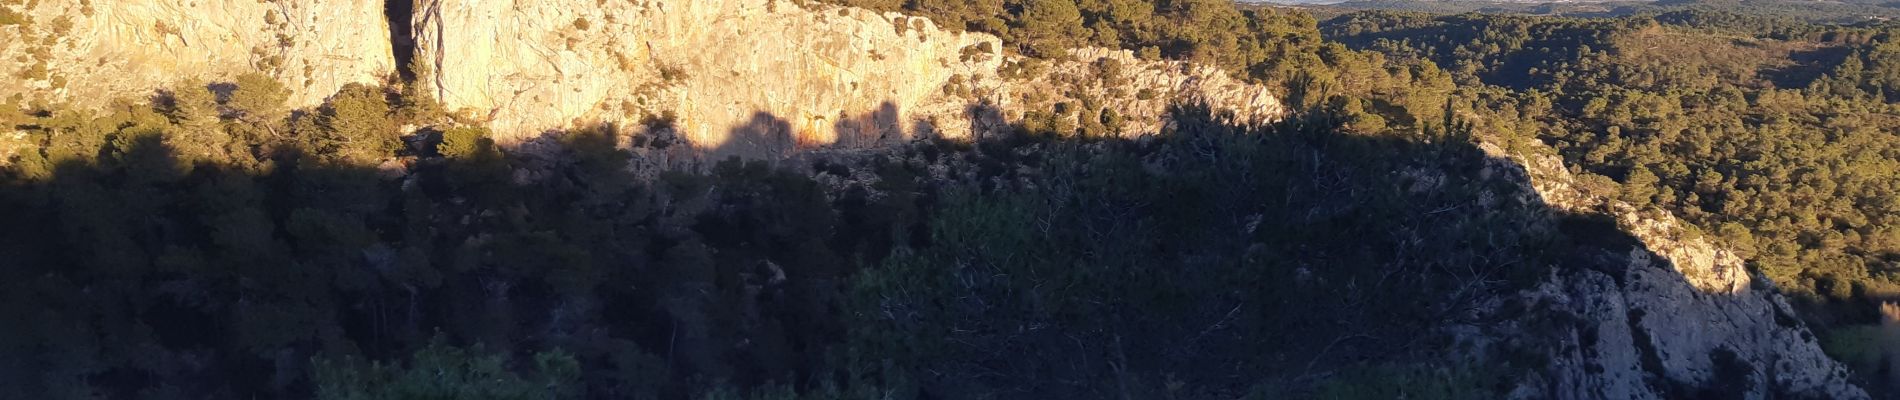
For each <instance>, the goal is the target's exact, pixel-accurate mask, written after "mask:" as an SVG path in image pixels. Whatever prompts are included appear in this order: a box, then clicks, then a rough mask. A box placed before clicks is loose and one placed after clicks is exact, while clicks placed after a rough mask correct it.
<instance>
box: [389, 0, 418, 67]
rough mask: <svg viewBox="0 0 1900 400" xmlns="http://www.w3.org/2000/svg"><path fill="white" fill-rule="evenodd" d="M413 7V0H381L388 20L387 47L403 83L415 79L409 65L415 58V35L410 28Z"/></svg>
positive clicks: (414, 6)
mask: <svg viewBox="0 0 1900 400" xmlns="http://www.w3.org/2000/svg"><path fill="white" fill-rule="evenodd" d="M415 9H416V3H415V0H383V18H384V19H387V20H388V21H389V48H390V49H391V50H392V52H394V53H395V54H393V55H394V56H395V58H396V74H397V76H399V77H401V78H402V81H403V82H405V83H407V82H414V81H415V80H416V71H415V70H414V69H413V68H411V65H410V62H412V61H414V60H415V59H416V36H415V32H414V31H413V30H411V29H410V27H411V23H410V18H411V17H412V16H414V15H415Z"/></svg>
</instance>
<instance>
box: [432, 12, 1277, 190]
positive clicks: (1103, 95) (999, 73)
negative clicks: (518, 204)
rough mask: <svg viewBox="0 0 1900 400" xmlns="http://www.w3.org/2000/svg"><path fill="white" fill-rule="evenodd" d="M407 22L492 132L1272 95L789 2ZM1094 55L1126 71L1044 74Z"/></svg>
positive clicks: (1129, 120)
mask: <svg viewBox="0 0 1900 400" xmlns="http://www.w3.org/2000/svg"><path fill="white" fill-rule="evenodd" d="M807 7H809V8H807ZM413 21H414V22H413V26H414V28H413V29H414V34H415V37H416V42H417V44H418V54H419V57H422V58H423V59H424V60H425V61H426V62H427V64H429V67H430V68H429V69H431V70H432V71H427V72H429V73H427V74H425V78H424V84H426V85H431V86H433V88H434V89H435V92H436V93H437V95H438V96H439V97H440V99H441V100H442V101H443V103H444V104H445V105H447V106H448V108H449V109H451V110H462V111H464V112H466V113H468V114H470V115H471V116H473V117H475V118H477V119H482V120H486V121H488V122H489V124H490V125H491V126H492V127H494V128H495V129H496V131H497V132H500V133H501V135H502V136H503V137H502V141H503V142H518V141H521V140H524V139H529V138H533V137H534V136H535V135H537V134H538V133H540V132H541V131H543V130H551V129H561V128H572V127H580V126H586V125H594V124H614V125H619V126H623V127H636V128H637V127H640V126H641V125H640V124H639V123H640V122H641V121H656V120H665V121H669V122H670V128H669V129H671V130H674V131H677V132H676V133H678V134H679V135H680V136H682V137H683V139H685V140H686V141H687V142H689V143H691V144H692V145H694V146H695V147H698V148H703V149H716V150H718V151H720V152H726V153H731V154H747V155H753V156H768V157H769V156H775V155H781V154H782V153H786V152H789V151H792V150H793V149H798V148H811V147H817V146H826V145H840V146H845V147H855V146H862V145H866V144H872V143H878V142H880V141H891V140H898V139H903V138H909V137H918V136H927V135H941V136H948V137H963V136H970V135H982V134H985V133H986V132H989V131H992V130H995V129H996V128H997V127H998V126H997V125H998V123H999V122H1000V120H1001V119H1002V118H1005V117H1021V116H1023V115H1024V113H1025V110H1030V109H1040V108H1044V107H1049V108H1055V107H1060V108H1063V109H1064V110H1065V111H1064V113H1063V115H1061V117H1062V118H1067V119H1069V120H1070V121H1077V120H1079V119H1080V118H1087V117H1095V118H1100V115H1099V113H1100V110H1101V109H1103V108H1109V107H1110V106H1113V108H1116V109H1121V110H1143V111H1136V112H1132V113H1131V114H1129V115H1126V116H1123V117H1121V118H1116V119H1119V120H1125V121H1126V124H1124V126H1123V127H1122V129H1120V131H1121V132H1123V133H1124V134H1131V135H1132V134H1139V133H1149V132H1153V131H1155V130H1157V129H1158V127H1159V126H1160V122H1159V118H1160V114H1161V113H1160V111H1161V110H1162V109H1163V108H1164V107H1163V106H1165V104H1166V102H1167V101H1169V100H1175V99H1180V98H1187V97H1193V98H1199V99H1203V100H1208V101H1210V102H1213V103H1215V104H1216V105H1217V106H1220V107H1221V108H1229V109H1234V110H1235V111H1236V112H1237V113H1239V114H1242V115H1247V116H1254V117H1259V118H1266V117H1270V116H1273V115H1278V113H1279V112H1280V108H1279V104H1278V102H1277V101H1276V99H1275V98H1274V97H1273V96H1271V95H1270V94H1269V93H1268V92H1266V91H1265V90H1264V89H1260V88H1258V87H1250V86H1246V85H1240V84H1239V83H1238V82H1236V81H1234V80H1231V79H1229V78H1228V77H1227V76H1226V74H1225V73H1222V72H1220V71H1218V70H1214V69H1207V68H1194V67H1190V66H1187V65H1185V64H1180V63H1160V62H1138V61H1136V60H1135V59H1134V58H1133V57H1132V56H1130V55H1128V54H1126V53H1125V52H1108V51H1099V50H1089V51H1081V52H1078V53H1077V54H1076V57H1075V58H1074V59H1072V60H1068V61H1061V62H1057V63H1056V64H1054V65H1046V64H1036V65H1027V64H1025V63H1022V62H1020V61H1022V60H1016V59H1012V58H1011V57H1007V56H1004V55H1002V54H1000V50H1001V49H1002V46H1001V44H1000V42H999V40H998V39H997V38H996V37H994V36H990V35H985V34H978V33H957V32H949V31H945V30H942V29H939V28H938V27H937V26H936V24H935V23H933V22H931V21H930V20H928V19H924V18H914V17H907V16H904V15H901V14H896V13H875V12H870V11H865V10H861V9H853V8H845V7H833V6H822V5H799V4H795V3H794V2H790V1H776V0H692V1H686V0H644V1H629V2H595V1H583V0H565V1H545V2H525V3H524V2H507V1H492V0H486V1H485V0H422V1H420V2H419V3H418V4H417V6H416V8H415V17H414V19H413ZM1104 59H1113V60H1116V62H1115V63H1116V64H1120V65H1118V66H1116V68H1117V69H1118V70H1120V71H1125V73H1123V74H1120V75H1118V76H1117V78H1118V79H1117V81H1116V82H1112V83H1113V85H1112V86H1111V85H1103V84H1102V83H1109V82H1094V81H1089V82H1084V81H1083V80H1082V79H1080V78H1077V79H1066V78H1065V80H1056V79H1052V78H1056V77H1083V76H1087V75H1089V74H1085V72H1089V71H1090V68H1100V67H1101V65H1102V64H1103V62H1102V61H1101V60H1104ZM1076 85H1082V86H1081V87H1082V90H1070V89H1074V88H1075V86H1076ZM1084 93H1087V94H1084ZM1138 96H1139V97H1140V98H1139V99H1137V97H1138ZM1074 97H1089V98H1088V99H1075V98H1074ZM1084 100H1086V101H1084ZM1058 103H1068V104H1064V105H1061V106H1057V105H1056V104H1058ZM973 121H974V123H973ZM636 130H637V129H636Z"/></svg>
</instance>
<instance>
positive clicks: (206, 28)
mask: <svg viewBox="0 0 1900 400" xmlns="http://www.w3.org/2000/svg"><path fill="white" fill-rule="evenodd" d="M9 3H20V2H9ZM25 3H26V5H0V8H7V9H8V10H10V12H11V13H17V15H19V16H20V17H21V18H20V19H19V20H18V21H16V22H17V23H12V24H6V25H0V72H5V73H6V74H7V79H0V99H8V98H12V99H18V100H21V101H22V102H28V101H33V100H43V101H48V102H63V101H72V102H74V103H76V104H78V105H81V106H86V105H99V106H103V104H90V103H87V101H97V100H100V99H112V98H119V97H124V96H127V95H137V94H141V93H146V94H149V93H151V92H152V91H153V90H154V89H160V88H165V87H168V86H170V85H172V84H174V83H176V82H180V81H186V80H193V79H196V80H205V81H216V80H220V79H225V78H229V77H231V76H235V75H237V74H241V73H245V72H251V71H262V72H266V73H269V74H271V75H273V76H275V77H277V78H278V80H279V81H282V82H284V83H285V84H286V85H288V86H289V87H290V89H291V90H292V97H291V100H290V101H291V102H292V103H293V104H292V105H293V106H309V105H314V104H317V103H320V102H321V101H322V100H323V99H324V98H325V97H328V96H329V95H330V94H332V93H335V92H336V90H337V88H340V87H342V86H343V85H344V84H347V83H352V82H377V81H380V80H381V79H382V77H383V76H386V75H389V74H391V73H393V72H394V71H395V64H394V61H393V56H392V54H391V46H390V37H389V29H388V25H387V23H386V22H385V18H384V14H383V10H384V9H383V2H382V1H372V0H322V1H319V0H277V1H268V2H267V1H259V0H112V1H100V0H92V1H34V2H25Z"/></svg>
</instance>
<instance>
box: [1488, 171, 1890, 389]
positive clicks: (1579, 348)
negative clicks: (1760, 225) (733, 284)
mask: <svg viewBox="0 0 1900 400" xmlns="http://www.w3.org/2000/svg"><path fill="white" fill-rule="evenodd" d="M1533 146H1534V145H1533ZM1483 148H1484V149H1485V150H1486V152H1487V153H1490V154H1491V155H1492V156H1493V157H1494V160H1496V163H1495V164H1497V165H1496V166H1497V167H1501V168H1502V169H1504V170H1508V171H1513V173H1514V174H1517V175H1518V180H1519V181H1521V182H1524V183H1525V184H1526V185H1528V186H1529V189H1532V190H1531V191H1530V192H1533V193H1535V194H1536V195H1538V196H1540V197H1541V201H1542V202H1544V203H1545V204H1548V205H1549V206H1550V207H1551V208H1552V209H1554V210H1555V211H1559V212H1567V213H1574V214H1580V215H1606V216H1609V217H1610V218H1611V219H1613V222H1614V224H1615V225H1616V227H1617V228H1619V229H1618V230H1620V231H1622V232H1624V233H1627V234H1628V235H1629V236H1630V238H1631V239H1634V241H1635V243H1631V246H1630V248H1629V249H1627V250H1626V252H1625V253H1620V254H1619V253H1614V251H1615V250H1616V249H1611V252H1606V253H1605V254H1599V255H1597V256H1596V257H1593V258H1590V259H1586V260H1580V261H1578V263H1580V264H1584V266H1586V267H1588V268H1559V269H1555V270H1554V271H1555V272H1553V274H1552V276H1551V277H1550V278H1549V279H1547V280H1546V281H1544V282H1543V283H1542V284H1541V285H1540V286H1538V287H1537V288H1535V289H1533V290H1529V291H1526V292H1525V293H1523V297H1522V298H1521V299H1520V301H1523V302H1524V303H1526V304H1531V306H1530V307H1531V309H1534V310H1538V311H1535V312H1532V313H1531V314H1530V315H1529V316H1527V317H1523V319H1524V320H1542V321H1545V322H1549V321H1560V322H1557V323H1554V324H1551V323H1544V324H1537V323H1528V322H1522V321H1520V322H1521V324H1518V325H1512V326H1510V327H1508V328H1504V329H1501V330H1498V331H1492V332H1488V333H1487V335H1489V336H1492V337H1500V338H1514V339H1510V340H1521V341H1523V342H1520V343H1519V344H1527V346H1526V347H1531V348H1539V349H1543V351H1547V353H1546V354H1544V356H1545V357H1547V358H1548V359H1549V360H1550V361H1551V363H1550V367H1549V368H1546V370H1545V373H1543V374H1540V375H1537V376H1533V377H1532V378H1530V379H1528V380H1527V381H1526V382H1524V384H1523V385H1522V386H1520V387H1519V388H1518V391H1517V392H1516V393H1514V394H1515V395H1516V396H1515V397H1517V398H1566V399H1570V398H1575V399H1606V398H1615V399H1667V398H1682V397H1685V396H1708V395H1711V393H1714V394H1713V395H1714V396H1718V397H1722V398H1729V397H1734V398H1747V399H1764V398H1777V397H1782V396H1778V395H1793V396H1800V397H1810V398H1830V399H1858V398H1867V397H1868V395H1867V393H1866V392H1865V391H1863V390H1862V389H1861V388H1859V387H1856V386H1854V385H1853V384H1852V383H1850V382H1849V381H1848V373H1847V370H1846V368H1845V367H1844V366H1843V365H1841V364H1840V363H1839V362H1837V361H1835V360H1833V359H1832V358H1830V357H1828V356H1827V355H1826V354H1824V353H1822V351H1821V346H1820V345H1819V343H1817V341H1816V339H1815V337H1814V335H1813V334H1812V333H1811V332H1809V331H1808V329H1807V328H1806V327H1805V326H1804V325H1803V324H1802V323H1801V321H1800V320H1799V319H1797V318H1796V317H1795V316H1794V310H1793V309H1792V308H1791V307H1790V306H1789V305H1788V303H1787V301H1786V300H1784V299H1783V298H1782V297H1781V295H1780V294H1778V293H1776V292H1775V291H1774V289H1773V285H1772V284H1770V283H1769V282H1767V281H1766V280H1765V278H1757V277H1752V276H1751V275H1750V274H1749V273H1748V272H1747V269H1746V267H1745V266H1744V265H1743V263H1742V260H1741V258H1740V257H1738V256H1736V255H1735V254H1734V253H1733V252H1731V251H1728V250H1726V249H1724V248H1723V247H1721V246H1720V245H1719V244H1718V243H1715V242H1714V241H1713V240H1711V239H1709V238H1704V237H1699V236H1696V235H1694V234H1692V233H1691V232H1690V230H1688V229H1686V227H1687V226H1688V225H1686V224H1685V223H1684V222H1682V221H1680V220H1677V219H1676V218H1674V217H1673V216H1670V215H1669V214H1668V213H1666V212H1661V211H1655V210H1639V209H1638V208H1636V207H1634V206H1631V205H1629V204H1626V203H1623V202H1620V201H1616V200H1614V199H1612V198H1610V197H1608V196H1605V195H1603V194H1598V193H1591V192H1590V191H1589V190H1587V189H1585V188H1583V187H1581V186H1580V185H1578V184H1577V183H1576V181H1575V180H1574V179H1572V177H1571V176H1570V174H1569V172H1568V171H1567V170H1566V169H1565V168H1564V167H1563V162H1562V160H1561V159H1559V158H1557V157H1556V156H1552V155H1544V154H1540V155H1525V154H1507V153H1506V152H1504V151H1503V150H1501V149H1500V148H1499V147H1497V146H1492V145H1489V144H1487V145H1485V146H1483ZM1533 325H1542V326H1552V325H1555V328H1554V329H1551V330H1545V331H1532V330H1530V329H1529V328H1526V326H1533ZM1540 341H1541V343H1536V342H1540Z"/></svg>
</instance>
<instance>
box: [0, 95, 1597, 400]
mask: <svg viewBox="0 0 1900 400" xmlns="http://www.w3.org/2000/svg"><path fill="white" fill-rule="evenodd" d="M211 86H212V87H218V88H223V89H229V90H232V91H231V92H229V93H228V95H216V94H215V93H214V92H212V91H208V90H206V89H205V86H182V87H179V88H178V89H176V90H174V91H169V92H167V93H165V95H164V96H162V98H161V99H160V100H159V101H157V102H156V105H151V106H147V105H136V104H132V103H129V102H128V103H120V104H118V105H115V106H112V107H110V108H109V110H108V111H105V112H100V113H89V112H81V111H73V110H41V111H39V112H37V113H35V114H34V115H27V116H15V117H16V118H20V119H18V120H14V121H12V123H14V124H16V125H15V126H18V127H20V128H23V129H26V130H27V131H28V132H30V133H31V137H32V140H34V141H36V145H37V147H38V148H37V149H31V148H30V149H27V150H25V151H24V152H23V153H21V154H18V155H16V156H15V157H13V158H12V161H11V162H10V164H8V165H7V166H6V167H5V168H4V170H3V171H5V175H4V176H5V181H4V190H0V220H4V221H6V222H7V224H6V229H4V230H0V235H4V236H0V260H4V261H3V262H4V264H3V265H0V296H4V298H0V305H4V306H0V320H5V321H8V323H9V324H10V326H9V328H8V329H6V330H4V335H0V377H4V378H5V379H7V381H5V382H0V388H3V390H5V392H4V393H0V396H3V397H7V398H93V397H101V396H103V397H107V398H142V399H167V398H180V399H183V398H192V399H199V398H272V397H311V396H314V397H315V398H322V399H399V398H400V399H408V398H496V399H544V398H680V397H695V398H699V397H705V398H793V397H811V398H840V397H848V398H946V397H947V398H969V397H990V396H1000V397H1015V398H1028V397H1036V398H1040V397H1094V398H1109V397H1139V398H1159V397H1187V398H1232V397H1242V396H1248V395H1255V396H1265V397H1269V398H1271V397H1283V396H1290V395H1299V396H1306V395H1321V396H1329V397H1341V398H1388V397H1390V396H1393V395H1395V394H1397V393H1399V391H1401V390H1402V391H1405V392H1407V393H1413V395H1414V396H1419V395H1425V396H1438V397H1451V398H1468V397H1473V396H1482V395H1483V394H1485V393H1493V392H1494V391H1496V390H1501V389H1504V387H1503V386H1502V385H1503V383H1504V382H1506V380H1507V379H1508V378H1509V377H1510V376H1511V374H1512V372H1511V371H1523V370H1526V369H1527V368H1532V367H1535V365H1534V364H1533V363H1535V362H1536V361H1535V360H1534V359H1521V360H1519V359H1514V358H1511V357H1509V354H1500V355H1499V356H1498V357H1489V358H1487V359H1491V360H1503V361H1494V362H1492V363H1491V364H1473V363H1468V362H1464V361H1462V360H1459V359H1456V358H1454V357H1452V356H1451V355H1448V354H1445V353H1443V352H1442V350H1443V349H1445V348H1446V346H1449V345H1450V340H1451V339H1450V338H1449V337H1446V336H1444V335H1440V334H1421V332H1433V331H1434V330H1433V329H1431V328H1433V327H1436V326H1441V325H1443V324H1449V323H1459V322H1461V321H1462V322H1469V321H1465V320H1467V319H1470V318H1474V317H1473V316H1472V315H1471V314H1470V313H1468V312H1467V310H1468V309H1469V308H1470V307H1473V306H1474V304H1478V303H1483V302H1490V301H1492V300H1493V299H1495V298H1496V297H1497V296H1500V295H1504V294H1508V293H1509V291H1510V290H1513V288H1515V287H1521V286H1522V285H1524V284H1527V283H1529V282H1531V281H1533V280H1535V279H1536V278H1537V277H1540V276H1541V275H1542V272H1540V271H1541V270H1540V268H1541V267H1539V266H1542V265H1549V264H1550V263H1551V262H1550V260H1553V259H1554V258H1552V257H1553V256H1552V254H1553V252H1558V251H1563V250H1562V249H1564V248H1565V246H1567V245H1566V244H1565V243H1568V242H1567V240H1566V239H1564V237H1563V236H1562V234H1560V233H1557V232H1555V231H1553V230H1552V229H1549V228H1548V227H1547V226H1546V225H1547V224H1544V223H1542V222H1540V221H1543V219H1541V218H1540V217H1539V216H1541V215H1542V210H1541V205H1539V204H1538V203H1537V201H1536V199H1535V196H1534V195H1531V196H1527V195H1525V193H1523V192H1522V190H1523V189H1522V187H1520V186H1518V185H1517V183H1516V182H1512V181H1510V180H1507V179H1502V178H1489V179H1487V178H1480V177H1479V175H1480V174H1479V171H1482V170H1486V169H1489V168H1493V166H1492V164H1490V163H1488V162H1487V160H1486V159H1485V158H1484V156H1483V155H1482V154H1480V153H1479V152H1477V151H1476V150H1475V149H1474V148H1473V147H1472V146H1470V143H1469V142H1468V141H1467V140H1466V139H1465V138H1463V137H1461V136H1460V135H1462V134H1463V133H1462V131H1457V130H1450V129H1436V130H1434V131H1433V132H1434V133H1431V136H1416V135H1410V136H1398V135H1370V134H1369V135H1352V134H1342V133H1339V129H1340V124H1341V117H1340V113H1339V112H1338V110H1331V109H1318V110H1315V111H1313V112H1311V113H1308V114H1303V115H1301V116H1299V117H1296V118H1292V119H1291V120H1289V121H1288V122H1285V123H1282V124H1278V125H1275V126H1267V127H1246V126H1234V125H1231V124H1228V123H1224V122H1223V120H1222V119H1221V118H1219V117H1218V116H1217V115H1215V114H1214V113H1211V112H1209V111H1206V110H1197V109H1193V108H1191V107H1190V108H1183V109H1181V110H1178V111H1177V118H1178V119H1179V121H1180V125H1179V127H1178V129H1177V130H1176V131H1175V132H1172V134H1170V135H1164V136H1162V137H1160V138H1157V139H1154V140H1151V141H1122V140H1111V141H1088V142H1079V141H1067V140H1057V139H1054V136H1053V135H1051V133H1049V132H1027V131H1026V132H1023V133H1021V134H1020V135H1019V136H1017V137H1015V138H1013V139H1010V140H1007V141H998V142H982V143H954V142H934V143H923V144H918V145H915V146H912V147H910V148H908V149H905V150H902V151H897V152H893V153H891V154H889V155H885V156H878V157H870V158H862V159H848V160H840V161H821V162H817V163H814V164H812V165H784V166H780V167H772V166H768V165H767V164H763V163H758V162H744V161H739V160H736V159H735V160H728V161H724V162H719V163H717V164H715V165H712V166H710V167H709V168H706V169H705V170H704V171H702V172H677V171H676V172H667V173H665V174H664V175H663V176H662V177H661V178H659V179H657V180H654V181H650V182H646V181H640V180H638V179H633V178H632V177H631V175H630V174H631V172H630V171H629V166H628V163H629V159H628V157H629V156H628V153H626V152H624V151H620V150H617V149H616V145H615V143H616V142H617V140H616V139H617V137H616V136H619V135H621V134H620V133H617V132H612V131H607V130H596V131H579V132H571V133H568V134H566V135H564V136H561V137H560V139H559V144H560V146H559V149H560V150H559V151H560V152H561V154H560V157H556V158H555V160H556V161H549V159H548V158H546V157H531V156H528V155H525V154H511V153H509V152H504V151H501V150H499V149H497V148H496V147H495V146H494V145H493V144H492V143H490V142H488V141H487V139H485V138H484V137H483V132H482V131H481V130H480V128H476V127H468V126H462V125H460V124H458V123H455V122H452V121H449V120H445V119H440V118H438V117H436V116H435V115H436V114H432V113H433V111H431V110H432V109H433V107H430V106H429V105H428V103H427V101H426V99H424V100H420V101H412V99H411V98H406V97H403V96H401V95H399V94H398V93H395V92H391V91H385V90H383V89H379V88H372V87H363V86H352V87H349V88H346V89H344V91H343V92H341V93H338V94H337V96H335V97H334V98H333V99H332V100H331V101H330V103H329V104H328V105H326V106H324V107H322V108H321V109H317V110H303V111H299V112H295V113H291V112H287V111H286V110H283V109H282V107H281V104H282V99H283V93H282V90H281V88H279V87H276V86H275V85H274V83H272V82H271V81H269V80H268V79H261V78H259V77H255V76H247V77H245V78H244V79H240V80H239V81H238V82H236V84H235V87H234V88H233V87H232V86H229V85H211ZM422 121H429V122H432V124H431V125H432V126H436V127H440V128H442V129H440V130H439V131H429V130H425V131H423V132H422V133H419V134H417V135H414V136H407V137H404V136H398V135H397V134H396V132H397V131H396V128H395V127H396V126H398V125H400V124H406V123H416V122H422ZM436 137H439V140H438V139H436ZM387 159H394V160H396V161H394V162H383V161H382V160H387ZM521 171H534V173H533V174H529V175H532V176H527V175H517V173H518V172H521ZM1500 351H1503V350H1500ZM1512 360H1515V361H1512ZM1513 363H1519V364H1513Z"/></svg>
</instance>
